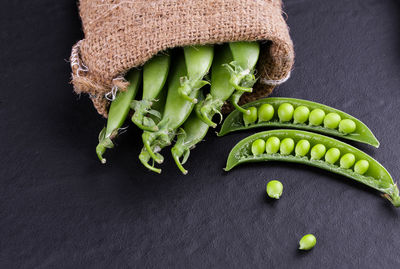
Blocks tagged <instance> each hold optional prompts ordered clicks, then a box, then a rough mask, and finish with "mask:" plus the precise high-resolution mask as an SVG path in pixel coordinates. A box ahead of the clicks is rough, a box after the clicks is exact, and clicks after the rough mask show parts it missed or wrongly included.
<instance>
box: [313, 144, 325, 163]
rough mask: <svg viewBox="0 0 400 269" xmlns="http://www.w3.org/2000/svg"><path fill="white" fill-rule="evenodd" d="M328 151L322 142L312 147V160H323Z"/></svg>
mask: <svg viewBox="0 0 400 269" xmlns="http://www.w3.org/2000/svg"><path fill="white" fill-rule="evenodd" d="M325 152H326V147H325V146H324V145H322V144H317V145H315V146H314V147H313V148H312V149H311V160H321V158H322V157H324V155H325Z"/></svg>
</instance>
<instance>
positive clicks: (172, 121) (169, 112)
mask: <svg viewBox="0 0 400 269" xmlns="http://www.w3.org/2000/svg"><path fill="white" fill-rule="evenodd" d="M186 75H187V69H186V64H185V60H184V57H183V55H176V64H175V66H174V67H173V69H172V70H171V74H170V79H169V82H168V92H167V99H166V103H165V108H164V112H163V115H162V119H161V121H160V122H159V123H158V124H157V127H158V131H155V132H148V131H144V132H143V135H142V140H143V144H144V146H145V148H146V151H147V153H148V154H149V155H150V157H151V158H152V159H153V160H154V161H155V162H157V163H162V162H163V160H164V158H163V157H162V155H161V154H159V153H158V152H159V151H160V150H161V149H162V148H164V147H166V146H169V145H171V143H172V139H173V138H174V137H175V132H176V129H177V128H179V127H180V126H181V125H182V124H183V123H184V122H185V120H186V119H187V118H188V116H189V115H190V113H191V111H192V110H193V107H194V104H193V103H192V102H190V101H188V100H187V99H186V98H184V97H182V96H181V95H180V93H179V90H178V89H179V87H180V78H181V77H183V76H186ZM197 93H198V92H197ZM197 93H196V98H197ZM141 161H142V160H141Z"/></svg>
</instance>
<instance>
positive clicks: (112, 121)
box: [96, 69, 141, 163]
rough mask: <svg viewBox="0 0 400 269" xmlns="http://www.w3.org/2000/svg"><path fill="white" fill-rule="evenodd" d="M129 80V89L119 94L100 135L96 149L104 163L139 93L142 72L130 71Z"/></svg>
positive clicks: (111, 106) (112, 104)
mask: <svg viewBox="0 0 400 269" xmlns="http://www.w3.org/2000/svg"><path fill="white" fill-rule="evenodd" d="M127 80H128V81H129V86H128V88H127V89H126V90H125V91H123V92H118V93H117V96H116V97H115V100H114V101H112V103H111V105H110V109H109V111H108V119H107V126H106V127H104V128H103V129H102V130H101V132H100V134H99V144H98V145H97V147H96V154H97V157H98V158H99V160H100V161H101V162H102V163H106V159H105V158H103V154H104V152H105V151H106V149H107V148H113V147H114V143H113V142H112V139H114V138H115V137H116V136H117V134H118V130H119V129H120V128H121V126H122V124H124V122H125V119H126V117H127V116H128V112H129V108H130V104H131V102H132V100H133V99H134V98H135V95H136V93H137V92H138V89H139V84H140V80H141V74H140V71H139V70H136V69H134V70H132V71H130V72H129V73H128V74H127Z"/></svg>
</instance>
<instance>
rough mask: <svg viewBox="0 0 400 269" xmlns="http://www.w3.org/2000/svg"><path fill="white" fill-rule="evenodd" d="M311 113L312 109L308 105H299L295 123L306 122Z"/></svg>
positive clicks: (294, 115)
mask: <svg viewBox="0 0 400 269" xmlns="http://www.w3.org/2000/svg"><path fill="white" fill-rule="evenodd" d="M309 115H310V110H309V109H308V107H306V106H299V107H297V108H296V109H295V110H294V113H293V118H294V123H305V122H306V121H307V120H308V116H309Z"/></svg>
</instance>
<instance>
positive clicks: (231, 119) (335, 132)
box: [218, 97, 379, 148]
mask: <svg viewBox="0 0 400 269" xmlns="http://www.w3.org/2000/svg"><path fill="white" fill-rule="evenodd" d="M265 104H270V105H271V106H272V107H273V111H272V112H271V115H272V118H271V119H270V120H267V121H263V120H260V119H259V120H258V121H257V120H256V121H254V122H253V123H247V124H246V123H245V122H244V120H243V113H241V112H240V111H237V110H235V111H232V113H230V114H229V115H228V116H227V117H226V119H225V120H224V123H223V124H222V127H221V130H220V131H219V133H218V136H223V135H226V134H228V133H230V132H234V131H240V130H247V129H252V128H260V127H279V128H293V129H303V130H308V131H313V132H318V133H322V134H327V135H331V136H337V137H341V138H344V139H348V140H353V141H357V142H361V143H365V144H369V145H372V146H374V147H377V148H378V147H379V141H378V140H377V139H376V138H375V136H374V134H373V133H372V132H371V130H370V129H369V128H368V127H367V126H366V125H365V124H364V123H363V122H361V121H360V120H358V119H356V118H355V117H353V116H351V115H349V114H347V113H344V112H343V111H340V110H338V109H335V108H332V107H329V106H326V105H323V104H319V103H315V102H311V101H307V100H302V99H295V98H283V97H269V98H264V99H260V100H257V101H254V102H251V103H247V104H245V105H244V106H243V108H245V109H248V108H250V107H255V108H256V109H257V110H258V111H259V108H260V107H261V106H262V105H265ZM282 104H291V105H292V106H293V107H294V109H296V108H297V107H300V106H302V107H306V108H308V110H309V111H313V110H315V109H320V110H322V111H324V113H325V114H326V115H327V114H329V113H335V114H337V115H339V116H340V119H341V121H343V120H350V121H352V122H353V123H354V124H355V129H354V130H352V132H350V133H344V132H342V131H339V128H338V127H337V128H335V129H332V128H327V127H325V126H324V125H323V124H322V123H321V125H318V126H316V125H312V124H310V123H309V120H306V121H305V122H304V123H298V122H297V123H296V122H295V120H294V118H293V116H292V117H291V120H289V121H285V122H282V121H281V120H280V119H279V116H278V109H279V107H280V105H282ZM295 111H296V110H295ZM256 113H259V112H256ZM257 116H258V115H257Z"/></svg>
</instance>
